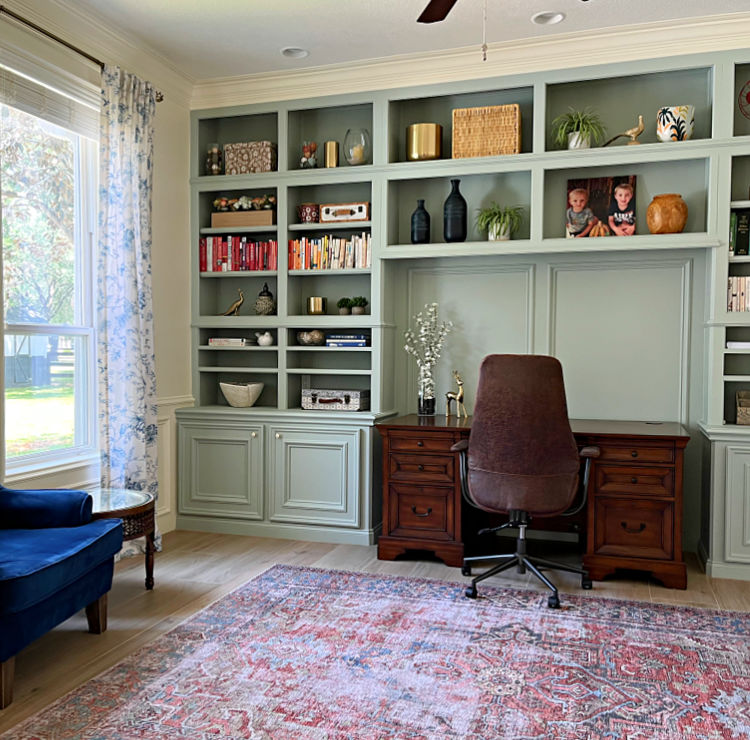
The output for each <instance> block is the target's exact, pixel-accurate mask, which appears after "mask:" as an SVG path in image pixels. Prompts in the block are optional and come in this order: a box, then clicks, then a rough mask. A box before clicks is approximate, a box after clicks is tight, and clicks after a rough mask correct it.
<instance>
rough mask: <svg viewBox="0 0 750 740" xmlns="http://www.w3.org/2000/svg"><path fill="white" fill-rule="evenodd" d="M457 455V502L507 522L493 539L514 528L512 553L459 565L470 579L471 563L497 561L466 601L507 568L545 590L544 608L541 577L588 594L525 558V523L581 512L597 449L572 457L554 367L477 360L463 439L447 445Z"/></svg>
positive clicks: (500, 358) (536, 358)
mask: <svg viewBox="0 0 750 740" xmlns="http://www.w3.org/2000/svg"><path fill="white" fill-rule="evenodd" d="M453 450H454V451H458V452H460V453H461V455H460V460H461V486H462V490H463V494H464V497H465V498H466V499H467V501H468V502H469V503H470V504H471V505H472V506H476V507H477V508H479V509H483V510H484V511H489V512H495V513H506V512H507V513H508V514H509V521H508V522H506V523H505V524H502V525H501V526H499V527H494V528H492V529H483V530H480V534H483V533H485V532H495V531H497V530H499V529H505V528H507V527H517V528H518V536H517V539H516V551H515V553H512V554H506V555H495V556H482V557H472V558H466V559H465V560H464V564H463V568H462V573H463V574H464V575H471V567H472V565H473V564H475V563H480V562H484V561H489V560H500V562H499V563H498V564H497V565H495V566H494V567H493V568H491V569H490V570H488V571H487V572H485V573H482V574H481V575H479V576H477V577H476V578H474V579H473V580H472V582H471V585H470V586H469V587H468V588H467V589H466V595H467V596H468V597H470V598H476V595H477V583H478V582H479V581H482V580H484V579H485V578H489V577H490V576H493V575H495V574H497V573H501V572H502V571H504V570H508V569H509V568H512V567H513V566H517V567H518V572H519V573H525V572H526V569H527V568H528V570H530V571H531V572H532V573H533V574H534V575H535V576H536V577H537V578H539V579H540V580H541V581H542V582H543V583H544V584H545V585H546V586H547V587H548V588H549V589H551V590H552V595H551V596H550V597H549V598H548V600H547V604H548V606H549V607H551V608H553V609H556V608H558V607H559V606H560V598H559V596H558V593H557V588H556V587H555V585H554V584H553V583H552V582H551V581H550V580H549V579H548V578H547V577H546V576H545V575H543V574H542V572H541V570H546V569H550V568H553V569H556V570H563V571H568V572H570V573H578V574H579V575H580V576H581V586H582V587H583V588H586V589H588V588H591V579H590V578H589V577H588V573H587V572H586V571H585V570H582V569H581V568H574V567H571V566H568V565H563V564H560V563H554V562H551V561H548V560H543V559H541V558H536V557H534V558H531V557H528V556H527V554H526V527H527V526H528V523H529V521H530V520H531V518H532V517H548V516H558V515H561V514H575V513H577V512H579V511H580V510H581V509H582V508H583V506H585V503H586V502H585V495H586V492H587V489H588V479H589V469H590V465H591V458H593V457H598V455H599V448H598V447H584V448H583V449H581V450H578V448H577V446H576V442H575V439H574V437H573V432H572V431H571V429H570V422H569V421H568V408H567V404H566V401H565V387H564V385H563V375H562V367H561V365H560V363H559V362H558V361H557V360H556V359H555V358H554V357H546V356H543V355H489V356H487V357H485V358H484V360H483V361H482V366H481V368H480V372H479V386H478V388H477V395H476V401H475V404H474V416H473V420H472V425H471V434H470V436H469V439H468V440H462V441H461V442H458V443H457V444H455V445H454V446H453ZM582 459H583V460H585V461H586V462H585V469H584V475H583V496H584V499H583V501H582V502H581V503H580V504H579V505H578V506H576V507H575V508H571V506H572V504H573V501H574V499H575V497H576V492H577V490H578V482H579V470H580V466H581V460H582Z"/></svg>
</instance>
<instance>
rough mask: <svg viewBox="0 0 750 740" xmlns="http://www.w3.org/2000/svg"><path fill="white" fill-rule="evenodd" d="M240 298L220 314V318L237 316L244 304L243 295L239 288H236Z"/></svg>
mask: <svg viewBox="0 0 750 740" xmlns="http://www.w3.org/2000/svg"><path fill="white" fill-rule="evenodd" d="M237 292H238V293H239V294H240V297H239V298H238V299H237V300H236V301H235V302H234V303H233V304H232V305H231V306H230V307H229V308H228V309H227V310H226V311H224V313H223V314H222V316H239V315H240V306H241V305H242V304H243V303H244V302H245V294H244V293H243V292H242V290H241V289H240V288H237Z"/></svg>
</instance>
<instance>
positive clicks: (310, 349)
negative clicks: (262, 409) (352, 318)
mask: <svg viewBox="0 0 750 740" xmlns="http://www.w3.org/2000/svg"><path fill="white" fill-rule="evenodd" d="M287 351H288V352H372V347H326V346H325V345H323V344H320V345H316V346H314V347H287ZM748 351H749V352H750V350H748Z"/></svg>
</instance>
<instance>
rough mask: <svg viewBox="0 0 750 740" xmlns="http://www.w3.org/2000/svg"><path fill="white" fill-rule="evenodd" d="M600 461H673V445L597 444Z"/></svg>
mask: <svg viewBox="0 0 750 740" xmlns="http://www.w3.org/2000/svg"><path fill="white" fill-rule="evenodd" d="M598 447H599V449H600V450H601V452H600V454H599V457H598V460H599V461H600V462H629V463H671V462H674V447H673V446H671V445H670V446H669V447H656V446H654V447H651V446H647V445H644V444H634V445H627V446H625V445H613V444H598Z"/></svg>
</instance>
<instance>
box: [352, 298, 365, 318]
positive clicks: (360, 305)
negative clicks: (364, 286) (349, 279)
mask: <svg viewBox="0 0 750 740" xmlns="http://www.w3.org/2000/svg"><path fill="white" fill-rule="evenodd" d="M366 306H367V298H365V297H364V296H363V295H355V296H354V298H352V313H353V314H363V313H364V312H365V307H366Z"/></svg>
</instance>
